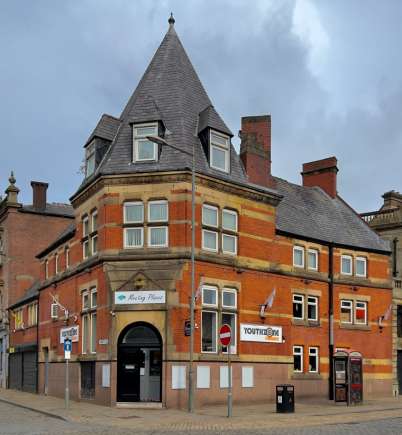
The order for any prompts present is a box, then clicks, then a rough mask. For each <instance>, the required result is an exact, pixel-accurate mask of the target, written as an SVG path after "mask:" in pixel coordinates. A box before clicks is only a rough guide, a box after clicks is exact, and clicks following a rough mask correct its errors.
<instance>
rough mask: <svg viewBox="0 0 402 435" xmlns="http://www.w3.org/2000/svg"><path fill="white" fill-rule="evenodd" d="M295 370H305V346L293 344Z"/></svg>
mask: <svg viewBox="0 0 402 435" xmlns="http://www.w3.org/2000/svg"><path fill="white" fill-rule="evenodd" d="M293 371H294V372H295V373H301V372H303V346H293Z"/></svg>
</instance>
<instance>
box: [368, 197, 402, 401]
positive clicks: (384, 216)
mask: <svg viewBox="0 0 402 435" xmlns="http://www.w3.org/2000/svg"><path fill="white" fill-rule="evenodd" d="M383 199H384V204H383V205H382V207H381V208H380V209H379V210H376V211H374V212H368V213H363V214H362V218H363V219H364V220H365V221H366V222H367V223H368V224H369V225H370V227H371V228H373V229H374V230H375V231H376V232H377V233H378V234H379V235H380V236H381V237H382V238H384V239H386V240H389V243H390V246H391V249H392V260H391V264H392V265H391V270H392V283H393V306H392V311H390V313H389V318H391V315H392V349H393V351H392V368H393V375H394V387H393V391H394V394H402V244H401V240H402V195H401V194H400V193H399V192H395V191H393V190H392V191H390V192H386V193H384V195H383Z"/></svg>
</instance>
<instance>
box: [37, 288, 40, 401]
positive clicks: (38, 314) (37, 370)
mask: <svg viewBox="0 0 402 435" xmlns="http://www.w3.org/2000/svg"><path fill="white" fill-rule="evenodd" d="M39 300H40V293H39V295H38V309H37V318H36V394H38V393H39V314H40V313H39Z"/></svg>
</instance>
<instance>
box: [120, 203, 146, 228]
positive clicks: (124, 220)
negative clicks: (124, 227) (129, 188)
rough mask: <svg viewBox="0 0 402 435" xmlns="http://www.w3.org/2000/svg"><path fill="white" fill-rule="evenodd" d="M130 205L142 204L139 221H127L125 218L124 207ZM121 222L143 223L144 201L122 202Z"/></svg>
mask: <svg viewBox="0 0 402 435" xmlns="http://www.w3.org/2000/svg"><path fill="white" fill-rule="evenodd" d="M130 205H141V206H142V219H141V220H139V221H129V220H127V219H126V207H127V206H130ZM123 222H124V223H125V224H143V223H144V203H143V202H142V201H128V202H125V203H124V204H123Z"/></svg>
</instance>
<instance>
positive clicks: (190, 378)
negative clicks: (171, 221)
mask: <svg viewBox="0 0 402 435" xmlns="http://www.w3.org/2000/svg"><path fill="white" fill-rule="evenodd" d="M147 139H148V140H150V141H151V142H154V143H156V144H159V145H161V146H168V147H170V148H173V149H175V150H176V151H179V152H181V153H183V154H186V155H188V156H190V157H191V297H190V358H189V367H188V411H189V412H194V367H193V366H194V364H193V363H194V329H195V328H194V324H195V318H194V308H195V142H193V152H192V153H189V152H188V151H185V150H182V149H180V148H178V147H176V146H174V145H172V144H170V143H168V142H167V141H166V140H165V139H164V138H162V137H159V136H147Z"/></svg>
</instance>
